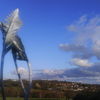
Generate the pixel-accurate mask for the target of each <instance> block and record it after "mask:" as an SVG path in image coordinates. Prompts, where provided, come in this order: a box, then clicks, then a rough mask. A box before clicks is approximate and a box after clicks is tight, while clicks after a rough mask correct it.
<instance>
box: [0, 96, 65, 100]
mask: <svg viewBox="0 0 100 100" xmlns="http://www.w3.org/2000/svg"><path fill="white" fill-rule="evenodd" d="M0 100H2V99H1V98H0ZM7 100H23V98H13V97H12V98H7ZM30 100H65V99H58V98H30Z"/></svg>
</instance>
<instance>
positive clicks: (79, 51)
mask: <svg viewBox="0 0 100 100" xmlns="http://www.w3.org/2000/svg"><path fill="white" fill-rule="evenodd" d="M67 29H68V30H69V31H70V32H72V33H74V34H75V39H73V44H71V43H66V44H60V48H61V49H63V50H64V51H66V52H72V57H73V58H79V59H87V60H88V61H85V62H84V63H85V65H84V66H91V64H90V65H88V64H87V63H89V61H91V58H92V57H96V58H97V59H98V60H99V59H100V16H99V15H98V16H94V17H87V16H86V15H84V16H82V17H80V18H79V20H77V21H75V22H73V23H72V24H70V25H69V26H67ZM69 38H71V37H69ZM73 58H72V59H73ZM75 64H76V63H75ZM76 65H78V66H80V62H79V61H78V63H77V64H76Z"/></svg>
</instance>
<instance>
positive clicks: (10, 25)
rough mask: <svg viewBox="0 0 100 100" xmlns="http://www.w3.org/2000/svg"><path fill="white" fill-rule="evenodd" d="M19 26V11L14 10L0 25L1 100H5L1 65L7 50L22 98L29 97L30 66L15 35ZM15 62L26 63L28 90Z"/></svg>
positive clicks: (20, 23)
mask: <svg viewBox="0 0 100 100" xmlns="http://www.w3.org/2000/svg"><path fill="white" fill-rule="evenodd" d="M21 25H22V22H21V20H20V19H19V9H16V10H15V11H13V12H12V14H11V15H10V16H9V17H8V18H7V19H6V22H5V23H0V29H1V31H2V33H3V51H2V57H1V70H0V72H1V76H0V80H1V90H2V96H3V100H6V98H5V96H4V85H3V64H4V56H5V55H6V53H7V52H8V51H9V50H11V51H12V55H13V59H14V63H15V67H16V70H17V74H18V77H19V80H20V83H21V86H22V88H23V91H24V96H25V97H24V100H28V96H29V91H30V87H31V82H32V79H31V69H30V64H29V60H28V58H27V55H26V53H25V49H24V46H23V43H22V41H21V39H20V37H19V36H18V35H17V34H16V33H17V31H18V30H19V28H20V27H21ZM16 60H24V61H26V62H27V65H28V69H29V88H28V89H25V87H24V84H23V82H22V80H21V76H20V74H19V73H18V65H17V62H16Z"/></svg>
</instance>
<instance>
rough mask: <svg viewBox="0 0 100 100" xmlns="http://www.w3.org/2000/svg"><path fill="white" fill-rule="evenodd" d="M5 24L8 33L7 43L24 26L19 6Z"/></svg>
mask: <svg viewBox="0 0 100 100" xmlns="http://www.w3.org/2000/svg"><path fill="white" fill-rule="evenodd" d="M5 25H6V26H7V33H6V39H5V43H9V42H10V41H12V39H14V36H15V35H16V32H17V31H18V29H19V28H20V27H21V26H22V22H21V20H20V19H19V9H18V8H17V9H16V10H15V11H13V12H12V14H11V15H10V16H9V17H8V18H7V19H6V23H5Z"/></svg>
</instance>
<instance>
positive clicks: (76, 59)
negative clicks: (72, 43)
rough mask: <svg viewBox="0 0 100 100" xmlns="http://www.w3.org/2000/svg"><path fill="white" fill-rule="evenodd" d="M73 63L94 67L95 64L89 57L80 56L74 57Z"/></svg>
mask: <svg viewBox="0 0 100 100" xmlns="http://www.w3.org/2000/svg"><path fill="white" fill-rule="evenodd" d="M71 63H72V64H74V65H76V66H81V67H92V66H93V63H91V62H89V61H88V60H87V59H80V58H74V59H72V60H71Z"/></svg>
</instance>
